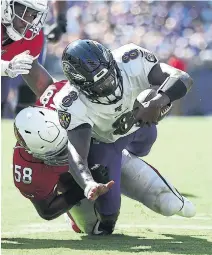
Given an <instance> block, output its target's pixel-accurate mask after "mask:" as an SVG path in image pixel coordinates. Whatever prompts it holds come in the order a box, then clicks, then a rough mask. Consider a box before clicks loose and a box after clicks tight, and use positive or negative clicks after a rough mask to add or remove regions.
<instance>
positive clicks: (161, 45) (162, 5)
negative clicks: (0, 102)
mask: <svg viewBox="0 0 212 255" xmlns="http://www.w3.org/2000/svg"><path fill="white" fill-rule="evenodd" d="M53 22H54V15H53V13H52V11H50V12H49V15H48V20H47V26H46V29H48V25H50V24H52V23H53ZM78 38H81V39H86V38H89V39H93V40H97V41H99V42H101V43H103V44H104V45H105V46H107V47H109V48H110V49H115V48H117V47H119V46H121V45H124V44H127V43H130V42H133V43H135V44H137V45H139V46H141V47H144V48H147V49H148V50H151V51H152V52H154V53H155V55H157V56H158V58H159V59H160V60H161V61H164V62H166V63H168V64H170V65H172V66H174V67H176V68H179V69H181V70H185V71H186V72H188V73H189V74H190V75H191V76H192V78H193V79H194V86H193V88H192V90H191V91H190V92H189V93H188V95H187V96H186V97H185V98H184V99H182V100H181V101H180V102H178V103H176V105H175V109H174V111H173V114H174V115H210V114H212V100H211V96H212V1H132V0H131V1H68V11H67V33H66V34H64V35H63V37H62V39H61V40H60V41H59V42H58V43H56V44H50V43H48V44H47V53H46V60H45V67H46V68H47V70H48V71H49V72H50V73H51V74H52V75H53V76H54V77H55V78H56V79H62V78H63V77H64V76H63V73H62V68H61V63H60V59H61V55H62V52H63V50H64V48H65V46H66V45H67V44H68V43H69V42H71V41H73V40H76V39H78ZM16 98H17V89H16V88H15V86H13V87H12V88H11V90H10V93H9V97H8V107H7V109H5V113H4V116H6V117H13V116H12V112H13V108H14V107H15V104H16V101H17V100H16Z"/></svg>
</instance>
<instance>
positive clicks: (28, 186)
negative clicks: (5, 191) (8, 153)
mask: <svg viewBox="0 0 212 255" xmlns="http://www.w3.org/2000/svg"><path fill="white" fill-rule="evenodd" d="M16 146H17V148H15V149H14V153H13V179H14V183H15V186H16V187H17V188H18V189H19V191H20V192H21V193H22V195H23V196H25V197H26V198H29V199H35V200H43V199H46V198H47V197H48V196H49V195H51V194H52V193H53V192H54V189H55V188H56V186H57V184H58V181H59V178H60V175H61V174H62V173H65V172H68V166H49V165H46V164H44V163H43V162H42V161H40V160H39V159H36V158H34V157H33V156H32V155H31V154H29V153H28V152H26V151H25V149H24V148H22V147H18V146H19V144H18V143H17V144H16Z"/></svg>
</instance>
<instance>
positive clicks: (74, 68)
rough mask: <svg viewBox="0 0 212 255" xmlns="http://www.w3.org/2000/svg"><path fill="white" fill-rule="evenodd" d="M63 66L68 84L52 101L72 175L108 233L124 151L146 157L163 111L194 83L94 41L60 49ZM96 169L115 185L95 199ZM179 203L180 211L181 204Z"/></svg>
mask: <svg viewBox="0 0 212 255" xmlns="http://www.w3.org/2000/svg"><path fill="white" fill-rule="evenodd" d="M62 65H63V71H64V73H65V75H66V77H67V78H68V80H69V82H70V84H71V85H69V84H67V85H66V86H64V87H63V88H62V89H61V91H60V92H59V93H58V94H57V95H56V96H55V98H54V103H55V105H56V108H57V109H58V115H59V120H60V123H61V125H62V127H63V128H65V129H66V130H67V135H68V140H69V143H68V157H69V164H70V171H71V173H72V175H73V177H74V178H75V180H76V181H77V183H78V184H79V185H80V186H81V188H82V189H84V192H85V195H86V197H87V198H89V199H91V200H96V199H97V200H96V209H97V212H98V217H99V218H100V220H101V225H100V228H101V229H103V230H104V231H105V233H108V234H110V233H112V232H113V229H114V226H115V222H116V220H117V216H118V213H119V209H120V203H121V199H120V177H121V159H122V151H123V150H124V149H126V150H127V151H128V152H129V153H130V154H132V155H135V156H137V157H143V156H146V155H147V154H148V153H149V151H150V150H151V147H152V145H153V143H154V142H155V140H156V137H157V130H156V125H155V124H156V123H157V122H158V120H159V118H160V116H161V111H162V109H163V108H164V107H166V106H167V105H170V104H171V103H172V102H173V101H175V100H177V99H180V98H181V97H183V96H184V95H185V94H186V93H187V91H188V90H189V89H190V88H191V86H192V79H191V78H190V76H189V75H188V74H187V73H185V72H182V71H180V70H178V69H175V68H173V67H170V66H168V65H166V64H164V63H159V62H158V59H157V58H156V56H154V55H153V54H152V53H151V52H149V51H148V50H146V49H143V48H141V47H139V46H137V45H135V44H128V45H125V46H123V47H120V48H118V49H117V50H115V51H113V52H111V51H110V50H109V49H107V48H106V47H104V46H103V45H101V44H99V43H98V42H95V41H92V40H77V41H75V42H72V43H70V44H69V45H68V46H67V47H66V49H65V50H64V53H63V56H62ZM155 85H158V86H159V89H158V91H157V93H156V94H155V96H154V97H153V98H152V99H151V100H149V101H147V102H143V101H142V100H140V98H142V91H145V90H146V89H148V88H151V87H152V86H155ZM139 100H140V102H139ZM138 122H139V123H141V126H139V125H137V123H138ZM96 165H101V166H104V167H105V168H107V170H108V175H109V178H110V180H113V181H114V182H115V184H114V185H113V186H112V188H111V189H110V190H109V191H108V192H107V193H106V194H103V195H102V196H101V197H99V198H98V196H99V195H101V194H102V193H101V188H99V186H98V184H97V183H96V182H94V180H93V178H92V176H91V173H90V169H92V167H95V166H96ZM179 200H180V204H181V207H180V208H179V211H180V210H181V209H182V208H183V205H184V200H183V199H179Z"/></svg>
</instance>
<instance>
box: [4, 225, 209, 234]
mask: <svg viewBox="0 0 212 255" xmlns="http://www.w3.org/2000/svg"><path fill="white" fill-rule="evenodd" d="M130 228H132V229H133V228H134V229H144V230H145V229H173V230H174V229H184V230H212V225H211V226H200V225H179V224H178V225H175V224H172V225H166V224H117V226H116V229H118V230H124V229H130ZM69 230H70V231H72V229H71V228H70V226H69V225H68V224H67V223H63V224H55V223H41V224H30V225H22V226H20V227H19V230H15V231H11V232H2V233H1V234H2V236H3V237H5V236H11V235H27V234H33V233H45V232H48V233H56V232H59V231H63V232H65V231H69Z"/></svg>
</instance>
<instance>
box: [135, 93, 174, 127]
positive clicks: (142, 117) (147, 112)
mask: <svg viewBox="0 0 212 255" xmlns="http://www.w3.org/2000/svg"><path fill="white" fill-rule="evenodd" d="M137 101H138V102H139V97H137ZM139 103H140V104H138V107H136V108H134V109H133V115H134V117H135V121H136V122H138V123H139V125H140V126H141V127H142V126H143V125H144V124H147V125H151V124H153V123H154V124H157V123H158V121H159V120H160V119H161V115H162V112H163V109H164V107H165V106H167V105H168V104H169V103H170V99H169V98H168V96H167V95H166V94H164V93H163V94H160V93H158V94H157V95H156V96H155V97H154V98H152V99H151V100H149V101H147V102H139Z"/></svg>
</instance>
